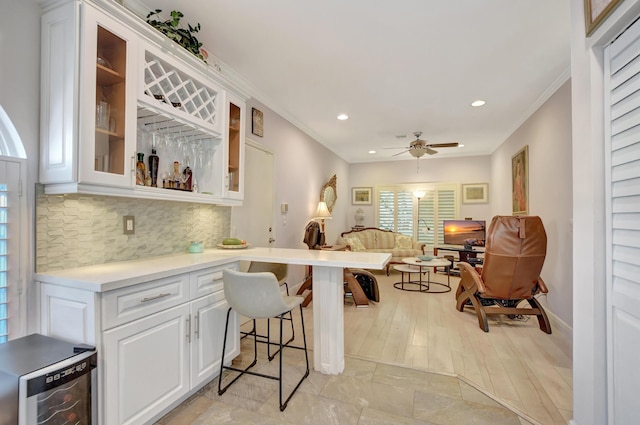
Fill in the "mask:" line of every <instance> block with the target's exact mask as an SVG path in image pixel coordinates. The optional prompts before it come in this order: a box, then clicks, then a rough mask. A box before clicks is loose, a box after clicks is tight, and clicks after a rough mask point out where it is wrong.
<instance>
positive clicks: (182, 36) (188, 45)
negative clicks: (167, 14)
mask: <svg viewBox="0 0 640 425" xmlns="http://www.w3.org/2000/svg"><path fill="white" fill-rule="evenodd" d="M160 12H162V10H161V9H156V10H155V11H151V12H149V14H148V15H147V23H148V24H149V25H151V26H152V27H154V28H155V29H157V30H158V31H160V32H161V33H163V34H164V35H166V36H167V37H168V38H170V39H171V40H173V41H175V42H176V43H178V44H179V45H181V46H182V47H184V48H185V49H187V50H188V51H189V52H191V53H193V54H194V55H195V56H197V57H198V58H199V59H200V60H202V61H203V62H204V63H207V59H206V58H205V57H204V56H203V54H202V51H201V50H200V48H201V47H202V43H201V42H200V41H198V39H197V38H196V36H195V35H194V34H195V33H197V32H198V31H200V23H198V24H196V26H194V27H192V26H191V25H190V24H187V26H188V28H187V29H184V28H181V27H180V19H181V18H184V15H183V14H182V12H179V11H177V10H172V11H171V19H167V20H162V18H161V17H160ZM156 18H157V19H156Z"/></svg>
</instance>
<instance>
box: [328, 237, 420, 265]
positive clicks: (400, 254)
mask: <svg viewBox="0 0 640 425" xmlns="http://www.w3.org/2000/svg"><path fill="white" fill-rule="evenodd" d="M338 244H340V245H346V246H347V247H348V249H350V250H351V251H371V252H388V253H390V254H391V261H389V263H388V264H387V275H389V267H390V265H391V264H400V263H402V259H403V258H405V257H415V256H417V255H424V242H416V241H414V240H413V239H412V238H411V237H409V236H405V235H403V234H400V233H396V232H392V231H390V230H383V229H378V228H376V227H365V228H363V229H356V230H350V231H348V232H343V233H342V234H341V235H340V238H339V239H338Z"/></svg>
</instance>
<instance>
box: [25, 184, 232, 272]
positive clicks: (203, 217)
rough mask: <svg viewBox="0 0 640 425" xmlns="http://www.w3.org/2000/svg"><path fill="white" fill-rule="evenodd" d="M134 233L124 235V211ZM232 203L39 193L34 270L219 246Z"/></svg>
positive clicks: (228, 226) (40, 190)
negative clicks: (196, 244) (195, 244)
mask: <svg viewBox="0 0 640 425" xmlns="http://www.w3.org/2000/svg"><path fill="white" fill-rule="evenodd" d="M126 215H132V216H134V217H135V234H134V235H125V234H123V218H122V217H123V216H126ZM230 223H231V207H221V206H215V205H205V204H197V203H185V202H170V201H155V200H145V199H132V198H116V197H109V196H93V195H45V194H44V191H43V189H42V186H38V190H37V198H36V271H37V272H45V271H48V270H56V269H67V268H72V267H80V266H88V265H93V264H103V263H109V262H114V261H126V260H133V259H136V258H145V257H155V256H158V255H167V254H175V253H180V252H187V248H188V246H189V243H190V242H191V241H202V242H203V244H204V247H205V248H212V247H215V246H216V244H218V243H219V242H220V241H221V240H222V239H224V238H225V237H228V236H229V234H230V232H229V230H230Z"/></svg>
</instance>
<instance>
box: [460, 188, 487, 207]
mask: <svg viewBox="0 0 640 425" xmlns="http://www.w3.org/2000/svg"><path fill="white" fill-rule="evenodd" d="M487 202H489V184H488V183H473V184H463V185H462V203H463V204H486V203H487Z"/></svg>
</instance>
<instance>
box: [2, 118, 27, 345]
mask: <svg viewBox="0 0 640 425" xmlns="http://www.w3.org/2000/svg"><path fill="white" fill-rule="evenodd" d="M25 172H26V153H25V150H24V145H23V144H22V141H21V140H20V136H19V135H18V132H17V131H16V128H15V127H14V125H13V123H12V122H11V120H10V119H9V116H8V115H7V113H6V112H5V110H4V108H2V106H0V343H3V342H7V341H8V340H9V339H10V338H15V337H17V336H22V335H24V333H25V329H26V326H25V319H26V314H25V311H26V308H25V305H24V304H25V301H24V297H21V296H20V293H21V285H22V282H23V280H24V279H23V277H22V273H23V271H24V270H26V269H27V267H26V264H25V263H26V255H25V254H24V247H25V246H26V241H25V240H24V232H23V231H22V230H21V229H25V225H26V224H25V222H26V220H27V216H26V214H24V211H25V210H26V197H24V196H22V181H23V180H24V179H25V177H26V176H25Z"/></svg>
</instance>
